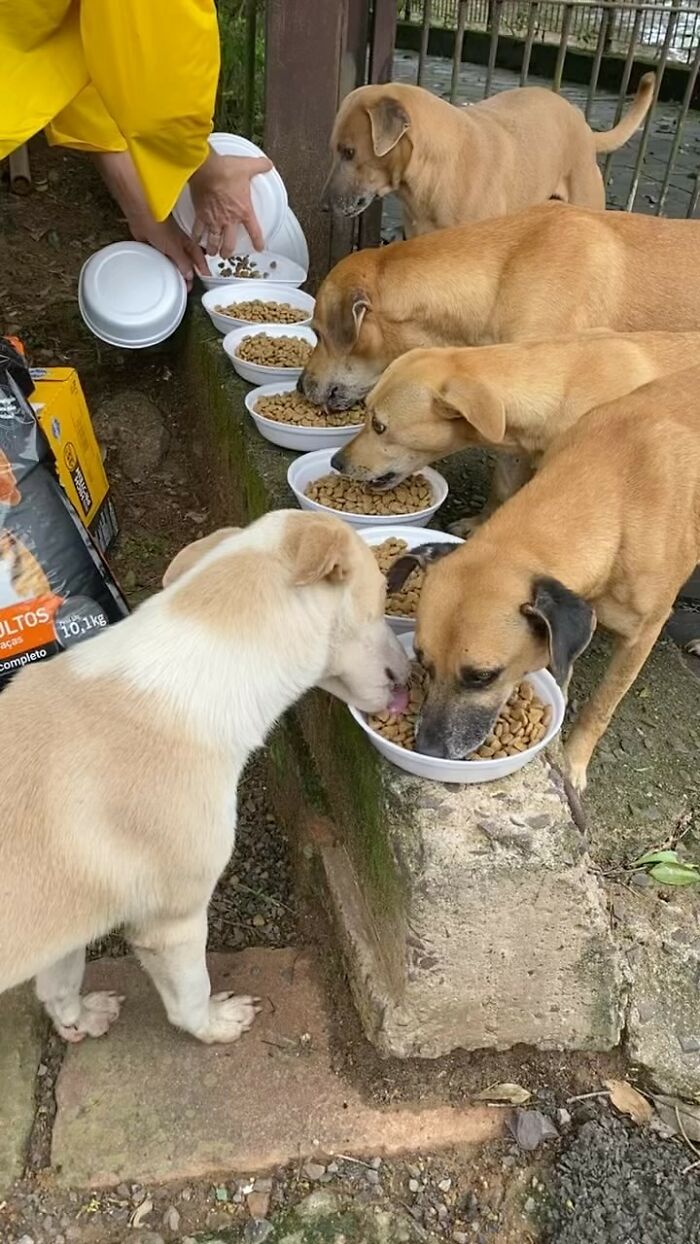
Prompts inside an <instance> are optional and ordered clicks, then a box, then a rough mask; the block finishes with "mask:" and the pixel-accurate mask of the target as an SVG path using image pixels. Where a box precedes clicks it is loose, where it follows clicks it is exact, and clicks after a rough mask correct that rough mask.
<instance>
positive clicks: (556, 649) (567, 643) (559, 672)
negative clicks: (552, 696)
mask: <svg viewBox="0 0 700 1244" xmlns="http://www.w3.org/2000/svg"><path fill="white" fill-rule="evenodd" d="M532 586H533V599H532V601H529V602H528V603H527V604H525V605H521V606H520V610H521V613H523V614H524V615H525V617H526V618H527V619H528V620H529V621H530V622H531V624H532V626H533V627H534V628H535V630H536V631H538V632H539V633H540V634H543V635H544V636H545V637H546V639H547V643H548V646H549V668H550V670H551V672H552V674H553V676H554V678H556V680H557V682H558V683H559V686H560V687H562V688H563V689H564V690H565V689H566V687H567V686H568V682H569V679H570V677H571V668H572V666H573V663H574V661H575V660H576V658H577V657H580V655H581V653H582V652H583V650H584V648H587V647H588V645H589V643H590V641H591V636H592V635H593V632H594V630H595V627H596V616H595V612H594V610H593V609H591V607H590V605H589V604H588V603H587V602H586V601H585V600H583V598H582V597H581V596H577V595H576V593H575V592H570V591H569V589H568V587H564V584H563V583H560V582H559V580H558V579H536V580H535V582H534V583H533V585H532Z"/></svg>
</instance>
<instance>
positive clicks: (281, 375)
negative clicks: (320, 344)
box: [221, 324, 316, 385]
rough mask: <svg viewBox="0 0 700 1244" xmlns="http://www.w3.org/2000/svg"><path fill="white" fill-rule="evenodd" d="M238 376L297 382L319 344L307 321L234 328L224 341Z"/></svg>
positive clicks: (254, 381)
mask: <svg viewBox="0 0 700 1244" xmlns="http://www.w3.org/2000/svg"><path fill="white" fill-rule="evenodd" d="M221 344H222V346H223V348H224V352H225V353H226V354H227V355H228V357H229V358H230V360H231V362H232V363H233V366H234V368H235V369H236V371H237V372H238V375H239V376H240V377H241V378H242V379H243V380H247V381H248V383H249V384H255V385H262V384H273V383H274V381H280V380H294V381H297V380H298V379H299V377H300V375H301V373H302V372H303V370H304V368H305V367H306V364H307V363H308V361H309V359H310V357H311V351H312V350H313V348H314V346H315V345H316V334H315V332H313V331H312V329H310V328H309V327H308V326H307V325H306V324H249V325H248V326H247V327H245V328H234V329H233V330H232V331H231V332H230V333H227V334H226V336H225V337H224V339H223V341H222V343H221Z"/></svg>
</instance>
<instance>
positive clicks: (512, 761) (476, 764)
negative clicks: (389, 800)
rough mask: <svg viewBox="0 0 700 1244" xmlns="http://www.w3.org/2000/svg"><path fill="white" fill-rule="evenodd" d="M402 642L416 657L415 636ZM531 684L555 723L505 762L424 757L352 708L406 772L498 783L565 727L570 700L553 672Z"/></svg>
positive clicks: (372, 739)
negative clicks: (376, 727) (375, 727)
mask: <svg viewBox="0 0 700 1244" xmlns="http://www.w3.org/2000/svg"><path fill="white" fill-rule="evenodd" d="M399 643H400V644H402V645H403V647H404V648H405V650H406V652H407V653H408V655H409V656H410V657H412V656H413V635H412V634H406V635H401V636H399ZM527 681H528V682H529V683H531V684H532V687H533V688H534V690H535V692H536V693H537V695H538V696H539V698H540V699H541V701H542V703H543V704H548V705H549V706H550V707H551V709H552V720H551V722H550V723H549V728H548V730H547V732H546V734H545V735H544V737H543V738H541V739H540V741H539V743H535V745H534V747H528V748H527V749H526V751H524V752H520V753H519V755H517V756H504V757H503V759H502V760H501V759H498V760H441V759H440V758H439V757H436V756H424V755H422V753H421V752H409V751H407V749H406V748H405V747H399V746H398V744H397V743H392V742H391V741H390V740H389V739H385V738H384V737H383V735H381V734H379V733H378V732H377V731H376V730H373V729H372V727H371V726H370V724H369V722H368V721H367V718H366V716H365V714H364V713H361V712H360V711H359V709H356V708H353V707H352V706H351V705H349V710H350V712H351V714H352V716H353V717H354V719H355V721H356V722H357V724H358V725H359V726H361V727H362V729H363V730H364V732H365V734H366V735H367V736H368V738H369V739H370V742H371V743H372V746H373V747H376V749H377V751H378V752H380V753H381V755H382V756H384V757H385V759H386V760H390V761H391V763H392V764H395V765H396V766H397V768H399V769H404V770H405V772H406V773H413V774H415V776H416V777H422V778H430V779H431V780H432V781H434V782H458V783H460V785H468V784H474V783H478V782H495V781H496V780H497V779H498V778H504V777H508V776H509V775H510V774H511V773H517V771H518V769H522V768H524V767H525V765H527V764H529V763H530V761H531V760H534V758H535V756H537V754H538V753H539V752H541V751H542V749H543V748H545V747H548V746H549V744H550V743H551V742H552V739H553V738H555V737H556V735H557V734H558V733H559V731H560V730H561V727H562V722H563V720H564V713H565V711H566V700H565V699H564V696H563V695H562V692H561V690H560V688H559V686H558V685H557V683H556V682H555V681H554V679H553V678H552V675H551V674H550V673H549V671H548V670H538V671H537V672H536V673H534V674H528V675H527Z"/></svg>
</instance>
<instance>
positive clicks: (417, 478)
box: [304, 475, 433, 517]
mask: <svg viewBox="0 0 700 1244" xmlns="http://www.w3.org/2000/svg"><path fill="white" fill-rule="evenodd" d="M304 495H305V496H307V497H309V498H310V500H311V501H318V503H319V504H320V505H327V506H329V508H330V509H331V510H340V511H341V512H342V513H344V514H366V515H369V516H371V515H376V516H378V517H381V516H383V515H388V514H415V513H416V512H417V511H418V510H426V509H427V508H428V506H430V505H432V503H433V494H432V489H431V487H430V484H429V483H428V481H427V479H426V478H425V476H424V475H411V476H410V478H409V479H407V480H404V482H403V484H399V485H398V486H397V487H396V488H387V489H385V491H384V492H377V491H376V490H373V489H372V488H370V487H369V485H368V484H362V483H360V482H359V481H358V480H354V479H346V478H345V476H344V475H321V476H319V478H318V479H315V480H313V482H312V483H311V484H309V485H308V486H307V488H306V491H305V494H304Z"/></svg>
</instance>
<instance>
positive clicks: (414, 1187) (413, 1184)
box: [408, 1179, 420, 1192]
mask: <svg viewBox="0 0 700 1244" xmlns="http://www.w3.org/2000/svg"><path fill="white" fill-rule="evenodd" d="M408 1188H409V1191H410V1192H417V1191H418V1189H419V1188H420V1184H419V1183H418V1180H417V1179H409V1181H408Z"/></svg>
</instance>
